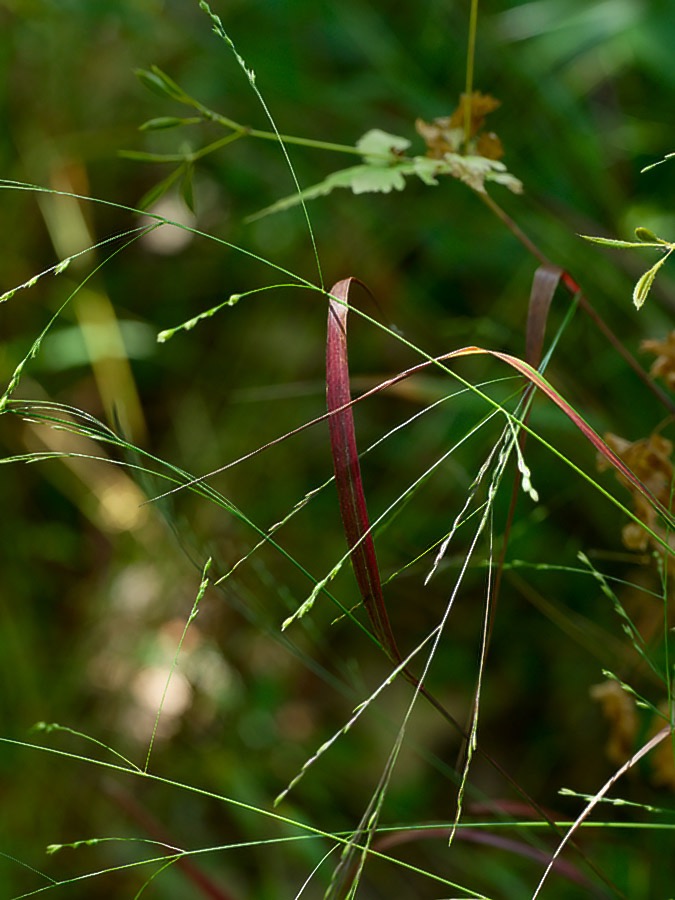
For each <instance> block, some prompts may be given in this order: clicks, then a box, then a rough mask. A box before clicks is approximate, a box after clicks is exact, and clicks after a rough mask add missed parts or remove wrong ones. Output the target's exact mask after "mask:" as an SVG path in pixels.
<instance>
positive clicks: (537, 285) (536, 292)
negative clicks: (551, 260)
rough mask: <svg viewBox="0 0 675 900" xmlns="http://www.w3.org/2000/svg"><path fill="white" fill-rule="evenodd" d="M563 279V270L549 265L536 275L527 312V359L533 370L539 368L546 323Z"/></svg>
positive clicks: (539, 269) (541, 267) (538, 270)
mask: <svg viewBox="0 0 675 900" xmlns="http://www.w3.org/2000/svg"><path fill="white" fill-rule="evenodd" d="M561 277H562V269H559V268H558V267H557V266H552V265H549V264H546V265H543V266H539V268H538V269H537V271H536V272H535V273H534V279H533V280H532V290H531V291H530V304H529V307H528V310H527V335H526V338H525V359H526V360H527V361H528V362H529V364H530V365H531V366H532V368H533V369H538V368H539V363H540V362H541V353H542V349H543V347H544V337H545V335H546V321H547V319H548V311H549V308H550V306H551V300H553V295H554V294H555V289H556V288H557V287H558V283H559V281H560V279H561Z"/></svg>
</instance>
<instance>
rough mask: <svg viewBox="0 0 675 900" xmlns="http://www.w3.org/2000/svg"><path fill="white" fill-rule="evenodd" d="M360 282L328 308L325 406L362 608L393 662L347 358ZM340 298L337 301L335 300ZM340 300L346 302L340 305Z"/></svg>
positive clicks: (342, 284) (340, 288) (338, 291)
mask: <svg viewBox="0 0 675 900" xmlns="http://www.w3.org/2000/svg"><path fill="white" fill-rule="evenodd" d="M354 280H355V279H353V278H346V279H344V281H339V282H338V283H337V284H336V285H335V286H334V287H333V288H332V290H331V295H332V296H331V297H330V298H329V303H328V333H327V339H326V402H327V406H328V412H329V413H334V415H330V417H329V419H328V425H329V429H330V443H331V450H332V454H333V468H334V470H335V484H336V486H337V492H338V499H339V503H340V514H341V516H342V524H343V526H344V529H345V535H346V537H347V544H348V546H349V548H350V550H351V558H352V567H353V569H354V575H355V577H356V581H357V584H358V586H359V590H360V592H361V596H362V598H363V604H364V606H365V608H366V612H367V613H368V617H369V618H370V622H371V624H372V626H373V630H374V632H375V635H376V636H377V638H378V640H380V641H381V643H382V646H383V647H384V649H385V651H386V652H387V654H388V656H390V657H391V658H392V659H394V660H397V661H400V659H401V655H400V653H399V650H398V647H397V646H396V640H395V638H394V634H393V632H392V629H391V624H390V622H389V616H388V615H387V609H386V607H385V604H384V596H383V594H382V582H381V579H380V570H379V567H378V564H377V556H376V555H375V545H374V543H373V538H372V535H371V532H370V521H369V519H368V509H367V507H366V498H365V494H364V492H363V481H362V479H361V466H360V465H359V454H358V450H357V447H356V432H355V430H354V416H353V413H352V406H351V399H352V397H351V389H350V386H349V361H348V357H347V312H348V307H347V305H346V304H347V299H348V297H349V289H350V287H351V285H352V282H353V281H354ZM333 298H335V299H333ZM336 300H339V301H341V302H339V303H338V302H336Z"/></svg>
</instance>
